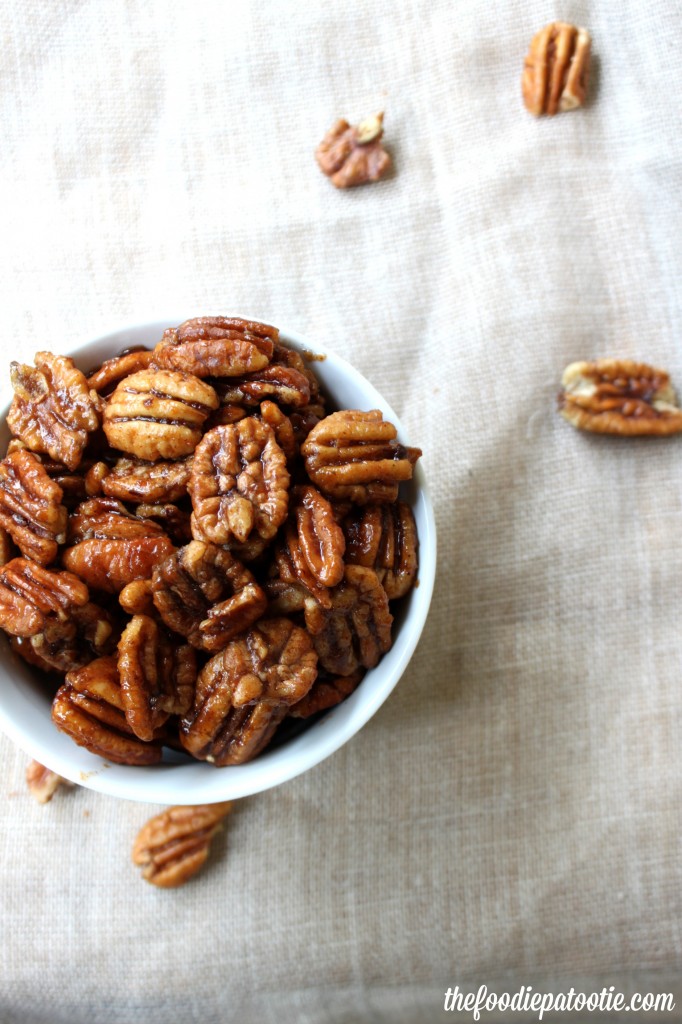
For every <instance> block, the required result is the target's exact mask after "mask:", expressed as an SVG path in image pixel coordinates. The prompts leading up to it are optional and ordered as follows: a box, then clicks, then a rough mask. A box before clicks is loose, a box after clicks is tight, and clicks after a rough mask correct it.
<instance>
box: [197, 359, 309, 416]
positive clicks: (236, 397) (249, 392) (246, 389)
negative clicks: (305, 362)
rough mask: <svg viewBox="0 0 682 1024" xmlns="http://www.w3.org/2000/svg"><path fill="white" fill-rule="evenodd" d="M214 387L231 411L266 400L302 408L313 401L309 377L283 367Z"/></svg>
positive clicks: (222, 402) (251, 374) (273, 367)
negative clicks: (232, 408) (231, 408)
mask: <svg viewBox="0 0 682 1024" xmlns="http://www.w3.org/2000/svg"><path fill="white" fill-rule="evenodd" d="M213 384H214V386H215V390H216V393H217V395H218V397H219V399H220V401H221V404H223V405H228V406H230V407H232V406H235V405H236V406H242V405H245V406H251V405H259V404H260V403H261V402H262V401H263V400H264V399H271V400H272V401H275V402H278V403H279V404H280V405H287V406H289V405H290V406H293V407H294V408H299V407H300V406H304V405H307V404H308V402H309V401H310V383H309V380H308V378H307V377H306V376H305V374H303V373H301V371H300V370H297V369H294V368H293V367H290V366H282V365H280V364H274V363H273V364H272V365H271V366H266V367H265V369H263V370H258V371H257V372H256V373H249V374H247V375H246V376H243V377H234V378H230V379H228V380H223V381H220V382H218V381H214V382H213Z"/></svg>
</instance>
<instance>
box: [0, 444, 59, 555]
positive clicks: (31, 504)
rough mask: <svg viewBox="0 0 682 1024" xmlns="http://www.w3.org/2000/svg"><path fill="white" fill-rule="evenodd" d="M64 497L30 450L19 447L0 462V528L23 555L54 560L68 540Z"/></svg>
mask: <svg viewBox="0 0 682 1024" xmlns="http://www.w3.org/2000/svg"><path fill="white" fill-rule="evenodd" d="M62 497H63V492H62V489H61V487H60V486H59V484H57V483H55V482H54V481H53V480H51V479H50V477H49V476H48V475H47V473H46V472H45V469H44V467H43V465H42V463H41V461H40V459H39V458H38V457H37V456H36V455H33V454H32V453H31V452H29V451H26V450H25V449H18V450H16V451H13V452H11V454H10V455H8V456H7V457H6V458H5V459H3V460H2V462H0V527H1V528H2V529H4V530H6V531H7V533H8V534H9V535H10V537H11V538H12V540H13V541H14V543H15V544H16V545H17V547H18V548H19V550H20V551H21V553H22V554H24V555H26V556H27V558H32V559H33V560H34V561H35V562H40V564H41V565H49V564H50V562H53V561H54V560H55V558H56V557H57V551H58V545H59V544H63V543H64V541H65V540H66V520H67V511H66V508H65V507H64V505H63V504H62Z"/></svg>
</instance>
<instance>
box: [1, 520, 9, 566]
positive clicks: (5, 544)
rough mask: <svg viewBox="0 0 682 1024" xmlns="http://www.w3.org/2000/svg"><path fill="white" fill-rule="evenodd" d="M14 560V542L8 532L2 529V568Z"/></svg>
mask: <svg viewBox="0 0 682 1024" xmlns="http://www.w3.org/2000/svg"><path fill="white" fill-rule="evenodd" d="M11 558H12V541H11V540H10V535H9V534H8V532H7V530H3V529H2V528H0V568H2V566H3V565H7V563H8V562H9V561H10V560H11Z"/></svg>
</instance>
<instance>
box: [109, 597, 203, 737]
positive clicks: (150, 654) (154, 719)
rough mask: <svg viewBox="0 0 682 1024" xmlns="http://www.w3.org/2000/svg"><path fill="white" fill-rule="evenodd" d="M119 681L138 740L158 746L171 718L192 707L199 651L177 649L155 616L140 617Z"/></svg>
mask: <svg viewBox="0 0 682 1024" xmlns="http://www.w3.org/2000/svg"><path fill="white" fill-rule="evenodd" d="M118 675H119V680H120V684H121V696H122V698H123V707H124V709H125V716H126V720H127V722H128V725H129V726H130V728H131V729H132V730H133V732H134V733H135V735H136V736H137V737H138V739H141V740H147V741H149V740H152V739H153V738H154V736H155V734H156V731H157V730H158V729H159V728H160V727H161V726H162V725H164V724H165V723H166V721H167V720H168V718H169V716H170V715H184V714H186V713H187V711H189V709H190V707H191V706H192V700H193V698H194V683H195V680H196V676H197V665H196V657H195V654H194V650H193V648H192V647H190V646H189V645H188V644H178V643H176V642H175V641H174V640H173V639H171V637H170V636H169V635H168V634H167V633H166V631H165V629H164V628H163V627H159V626H158V625H157V623H156V622H155V620H154V619H153V618H151V617H150V616H149V615H135V616H134V617H133V618H132V619H131V620H130V622H129V623H128V625H127V626H126V628H125V629H124V630H123V633H122V635H121V639H120V640H119V642H118Z"/></svg>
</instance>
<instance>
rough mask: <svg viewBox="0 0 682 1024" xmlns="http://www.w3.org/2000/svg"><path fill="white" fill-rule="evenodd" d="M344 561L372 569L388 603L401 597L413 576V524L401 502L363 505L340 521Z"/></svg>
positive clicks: (415, 567)
mask: <svg viewBox="0 0 682 1024" xmlns="http://www.w3.org/2000/svg"><path fill="white" fill-rule="evenodd" d="M343 529H344V533H345V535H346V562H348V564H349V565H364V566H367V567H368V568H370V569H374V570H375V572H376V574H377V576H378V577H379V582H380V583H381V585H382V586H383V588H384V590H385V591H386V594H387V595H388V598H389V600H390V601H393V600H396V599H397V598H399V597H403V596H404V595H405V594H406V593H407V592H408V590H409V589H410V588H411V586H412V584H413V583H414V580H415V577H416V575H417V565H418V558H417V525H416V523H415V521H414V516H413V515H412V509H411V508H410V506H409V505H407V504H406V503H405V502H404V501H398V502H396V503H395V504H394V505H366V506H365V507H364V508H361V509H356V510H354V511H353V512H352V513H351V514H350V515H349V516H348V517H347V518H346V519H345V521H344V524H343Z"/></svg>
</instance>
